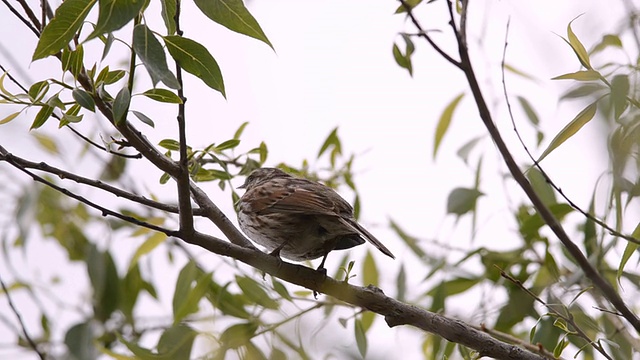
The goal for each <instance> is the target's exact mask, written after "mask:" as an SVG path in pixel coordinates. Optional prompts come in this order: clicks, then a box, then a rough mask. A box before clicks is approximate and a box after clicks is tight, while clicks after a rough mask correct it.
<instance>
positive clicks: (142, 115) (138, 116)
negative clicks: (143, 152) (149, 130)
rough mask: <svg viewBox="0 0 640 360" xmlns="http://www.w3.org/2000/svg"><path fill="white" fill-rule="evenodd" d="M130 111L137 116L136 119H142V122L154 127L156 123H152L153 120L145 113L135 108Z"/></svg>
mask: <svg viewBox="0 0 640 360" xmlns="http://www.w3.org/2000/svg"><path fill="white" fill-rule="evenodd" d="M131 112H132V113H133V115H135V116H136V117H137V118H138V120H140V121H142V122H143V123H145V124H147V125H149V126H151V127H156V125H155V124H154V123H153V120H151V119H150V118H149V117H148V116H147V115H145V114H143V113H141V112H139V111H135V110H131Z"/></svg>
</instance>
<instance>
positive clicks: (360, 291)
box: [183, 233, 547, 360]
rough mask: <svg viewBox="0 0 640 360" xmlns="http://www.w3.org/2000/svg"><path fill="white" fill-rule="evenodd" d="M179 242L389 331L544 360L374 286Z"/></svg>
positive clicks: (203, 242)
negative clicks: (375, 320) (360, 312)
mask: <svg viewBox="0 0 640 360" xmlns="http://www.w3.org/2000/svg"><path fill="white" fill-rule="evenodd" d="M183 240H184V241H186V242H188V243H190V244H194V245H198V246H201V247H203V248H205V249H207V250H209V251H211V252H214V253H216V254H220V255H224V256H229V257H232V258H234V259H237V260H239V261H241V262H243V263H245V264H248V265H251V266H253V267H255V268H256V269H259V270H262V271H264V272H266V273H269V274H271V275H273V276H275V277H278V278H280V279H282V280H285V281H287V282H290V283H292V284H296V285H300V286H303V287H305V288H308V289H311V290H314V291H317V292H320V293H324V294H327V295H331V296H333V297H335V298H337V299H340V300H342V301H345V302H347V303H349V304H352V305H355V306H359V307H362V308H365V309H367V310H369V311H373V312H375V313H378V314H380V315H383V316H384V317H385V321H386V322H387V324H388V325H389V326H390V327H394V326H398V325H411V326H415V327H417V328H419V329H422V330H425V331H428V332H431V333H434V334H437V335H440V336H442V337H443V338H445V339H447V340H449V341H452V342H455V343H458V344H461V345H464V346H466V347H469V348H472V349H474V350H476V351H478V352H479V353H480V355H482V356H488V357H492V358H495V359H524V360H526V359H532V360H533V359H536V360H541V359H547V358H546V357H544V356H542V355H538V354H534V353H531V352H529V351H526V350H524V349H522V348H520V347H518V346H514V345H510V344H506V343H503V342H501V341H498V340H496V339H494V338H492V337H491V336H489V335H487V334H485V333H483V332H481V331H478V330H476V329H474V328H473V327H471V326H469V325H467V324H466V323H464V322H462V321H459V320H454V319H450V318H448V317H446V316H443V315H439V314H435V313H432V312H429V311H427V310H424V309H422V308H420V307H417V306H414V305H409V304H406V303H403V302H400V301H398V300H395V299H393V298H390V297H388V296H386V295H385V294H384V293H383V292H382V291H381V290H380V289H378V288H376V287H374V286H368V287H366V288H365V287H360V286H354V285H349V284H347V283H345V282H343V281H337V280H335V279H332V278H330V277H327V276H326V275H324V274H322V273H321V272H318V271H316V270H313V269H311V268H308V267H304V266H301V265H295V264H290V263H286V262H283V261H282V260H279V259H278V258H276V257H274V256H271V255H269V254H266V253H263V252H261V251H259V250H255V249H249V248H244V247H240V246H237V245H234V244H232V243H228V242H226V241H222V240H220V239H216V238H214V237H211V236H208V235H204V234H201V233H195V234H194V235H193V236H192V237H190V238H183Z"/></svg>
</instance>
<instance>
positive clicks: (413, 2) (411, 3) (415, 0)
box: [395, 0, 431, 14]
mask: <svg viewBox="0 0 640 360" xmlns="http://www.w3.org/2000/svg"><path fill="white" fill-rule="evenodd" d="M421 2H422V0H406V1H404V4H400V6H398V8H397V9H396V12H395V13H396V14H401V13H405V12H407V8H406V7H405V4H407V6H408V7H409V9H413V8H414V7H416V6H418V5H419V4H420V3H421ZM429 2H431V1H429Z"/></svg>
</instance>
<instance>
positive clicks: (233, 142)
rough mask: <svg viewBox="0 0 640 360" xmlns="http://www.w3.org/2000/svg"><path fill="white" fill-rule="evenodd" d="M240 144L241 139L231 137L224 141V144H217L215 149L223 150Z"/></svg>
mask: <svg viewBox="0 0 640 360" xmlns="http://www.w3.org/2000/svg"><path fill="white" fill-rule="evenodd" d="M238 145H240V140H238V139H231V140H227V141H225V142H223V143H222V144H220V145H218V146H216V148H215V150H216V151H222V150H227V149H233V148H235V147H236V146H238Z"/></svg>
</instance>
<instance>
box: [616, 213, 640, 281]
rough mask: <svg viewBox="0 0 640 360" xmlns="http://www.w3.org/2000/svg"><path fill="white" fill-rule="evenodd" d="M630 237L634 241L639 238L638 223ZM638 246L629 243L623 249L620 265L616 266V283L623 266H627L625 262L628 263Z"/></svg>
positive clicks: (639, 228)
mask: <svg viewBox="0 0 640 360" xmlns="http://www.w3.org/2000/svg"><path fill="white" fill-rule="evenodd" d="M631 236H633V237H634V238H636V239H638V238H640V223H638V225H636V228H635V230H633V233H632V234H631ZM638 246H640V245H638V244H636V243H632V242H631V241H629V242H627V246H626V247H625V249H624V253H623V254H622V259H620V265H618V273H617V279H618V281H620V277H621V276H622V272H623V271H624V267H625V265H627V261H629V258H630V257H631V255H633V254H634V253H635V252H636V250H637V249H638Z"/></svg>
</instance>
